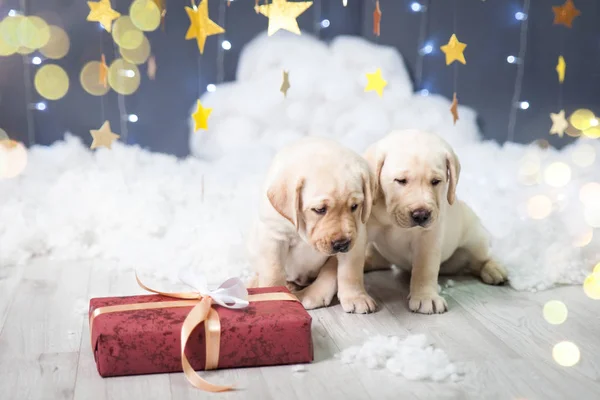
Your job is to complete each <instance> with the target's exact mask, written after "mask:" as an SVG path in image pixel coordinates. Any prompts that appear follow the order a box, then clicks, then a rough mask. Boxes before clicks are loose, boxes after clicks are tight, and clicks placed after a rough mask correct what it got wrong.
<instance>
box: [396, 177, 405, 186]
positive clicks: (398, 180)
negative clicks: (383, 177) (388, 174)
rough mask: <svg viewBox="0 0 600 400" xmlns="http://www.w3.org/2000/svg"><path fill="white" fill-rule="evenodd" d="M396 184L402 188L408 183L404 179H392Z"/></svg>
mask: <svg viewBox="0 0 600 400" xmlns="http://www.w3.org/2000/svg"><path fill="white" fill-rule="evenodd" d="M394 180H395V181H396V182H398V183H399V184H401V185H402V186H404V185H406V184H407V183H408V181H407V180H406V178H403V179H394Z"/></svg>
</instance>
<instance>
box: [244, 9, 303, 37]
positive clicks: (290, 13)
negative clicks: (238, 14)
mask: <svg viewBox="0 0 600 400" xmlns="http://www.w3.org/2000/svg"><path fill="white" fill-rule="evenodd" d="M312 4H313V2H312V1H294V2H292V1H287V0H273V2H272V3H270V4H263V5H260V6H259V5H256V6H254V10H256V13H261V14H262V15H264V16H265V17H267V18H269V28H268V31H267V33H268V35H269V36H271V35H273V34H274V33H275V32H277V31H278V30H280V29H284V30H286V31H289V32H292V33H295V34H296V35H301V32H300V27H298V21H296V18H298V17H299V16H300V14H302V13H303V12H304V11H306V10H307V9H308V8H309V7H310V6H312Z"/></svg>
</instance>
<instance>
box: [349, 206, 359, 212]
mask: <svg viewBox="0 0 600 400" xmlns="http://www.w3.org/2000/svg"><path fill="white" fill-rule="evenodd" d="M357 208H358V204H352V207H350V210H352V212H354V211H356V209H357Z"/></svg>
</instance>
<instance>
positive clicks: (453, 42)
mask: <svg viewBox="0 0 600 400" xmlns="http://www.w3.org/2000/svg"><path fill="white" fill-rule="evenodd" d="M466 48H467V45H466V44H465V43H461V42H459V41H458V38H457V37H456V34H454V33H453V34H452V36H450V40H449V41H448V44H445V45H443V46H441V47H440V49H441V50H442V51H443V52H444V54H445V55H446V65H450V64H452V63H453V62H454V61H458V62H461V63H463V64H466V63H467V60H465V55H464V54H463V52H464V51H465V49H466Z"/></svg>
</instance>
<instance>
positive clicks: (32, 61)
mask: <svg viewBox="0 0 600 400" xmlns="http://www.w3.org/2000/svg"><path fill="white" fill-rule="evenodd" d="M31 63H32V64H34V65H40V64H41V63H42V59H41V58H40V57H33V58H32V59H31Z"/></svg>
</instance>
